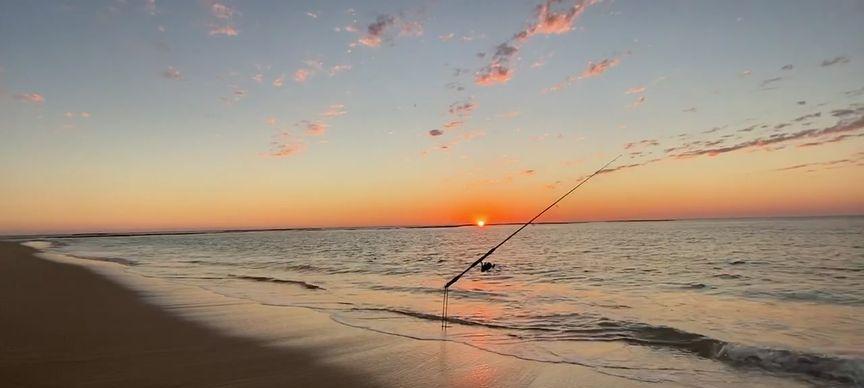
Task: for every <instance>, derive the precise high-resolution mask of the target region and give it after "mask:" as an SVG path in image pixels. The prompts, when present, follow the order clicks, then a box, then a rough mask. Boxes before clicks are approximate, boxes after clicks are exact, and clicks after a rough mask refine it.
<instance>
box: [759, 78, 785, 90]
mask: <svg viewBox="0 0 864 388" xmlns="http://www.w3.org/2000/svg"><path fill="white" fill-rule="evenodd" d="M782 80H783V77H774V78H768V79H766V80H764V81H762V84H761V86H762V87H763V88H764V87H768V86H770V85H771V84H774V83H777V82H780V81H782Z"/></svg>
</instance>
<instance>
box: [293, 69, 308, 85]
mask: <svg viewBox="0 0 864 388" xmlns="http://www.w3.org/2000/svg"><path fill="white" fill-rule="evenodd" d="M310 75H312V71H311V70H309V69H297V71H295V72H294V81H295V82H300V83H303V82H306V80H307V79H309V76H310Z"/></svg>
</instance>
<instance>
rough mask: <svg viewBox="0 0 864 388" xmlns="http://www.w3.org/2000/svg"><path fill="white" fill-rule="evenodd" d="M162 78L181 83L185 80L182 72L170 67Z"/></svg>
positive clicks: (163, 73)
mask: <svg viewBox="0 0 864 388" xmlns="http://www.w3.org/2000/svg"><path fill="white" fill-rule="evenodd" d="M162 77H165V78H168V79H173V80H177V81H180V80H182V79H183V74H182V73H180V70H177V69H176V68H175V67H174V66H168V68H167V69H165V71H163V72H162Z"/></svg>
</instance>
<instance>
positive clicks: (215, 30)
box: [209, 25, 240, 36]
mask: <svg viewBox="0 0 864 388" xmlns="http://www.w3.org/2000/svg"><path fill="white" fill-rule="evenodd" d="M209 34H210V35H211V36H216V35H224V36H237V35H240V31H238V30H237V28H236V27H234V26H231V25H226V26H212V27H211V28H210V32H209Z"/></svg>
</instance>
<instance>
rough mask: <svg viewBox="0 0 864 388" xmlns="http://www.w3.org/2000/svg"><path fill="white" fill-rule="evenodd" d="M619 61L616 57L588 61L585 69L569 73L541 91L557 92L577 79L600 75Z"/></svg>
mask: <svg viewBox="0 0 864 388" xmlns="http://www.w3.org/2000/svg"><path fill="white" fill-rule="evenodd" d="M619 63H621V60H620V59H618V58H604V59H602V60H600V61H598V62H594V61H590V62H588V66H587V67H586V68H585V70H583V71H582V72H581V73H580V74H579V75H571V76H569V77H567V78H566V79H565V80H563V81H561V82H559V83H557V84H555V85H552V86H550V87H548V88H545V89H543V93H549V92H557V91H559V90H562V89H564V88H566V87H567V86H570V85H571V84H573V83H575V82H578V81H579V80H582V79H586V78H592V77H597V76H600V75H601V74H603V73H605V72H606V71H608V70H609V69H611V68H613V67H615V66H618V64H619Z"/></svg>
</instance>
